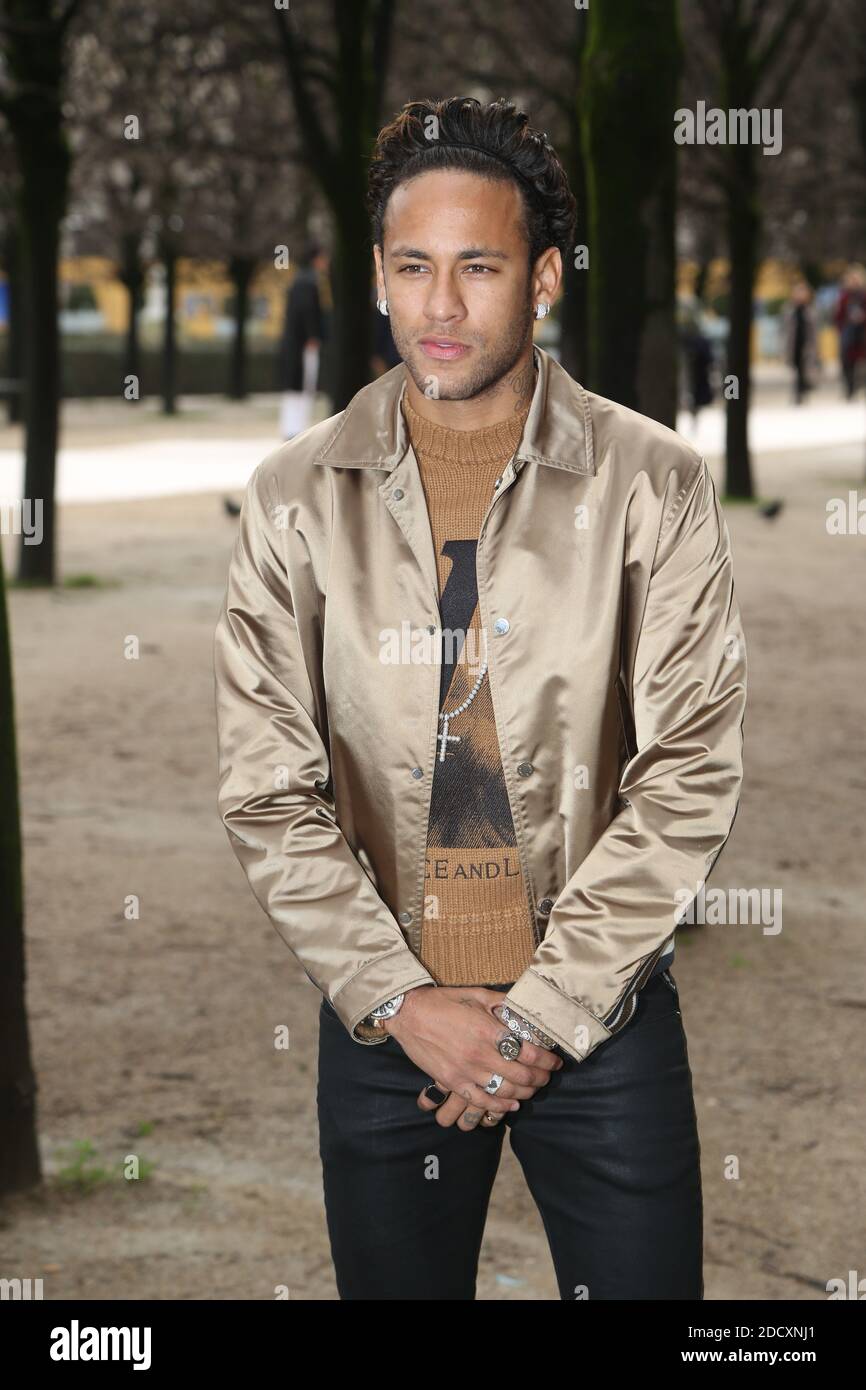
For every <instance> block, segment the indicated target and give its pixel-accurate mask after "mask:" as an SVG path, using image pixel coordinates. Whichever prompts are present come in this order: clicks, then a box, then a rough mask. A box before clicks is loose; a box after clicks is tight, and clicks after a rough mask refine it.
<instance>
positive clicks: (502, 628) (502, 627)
mask: <svg viewBox="0 0 866 1390" xmlns="http://www.w3.org/2000/svg"><path fill="white" fill-rule="evenodd" d="M510 627H511V624H510V622H509V621H508V619H507V618H497V619H496V622H495V623H494V624H493V631H494V632H495V633H496V636H497V637H501V636H502V634H503V633H504V632H507V631H508V629H509V628H510Z"/></svg>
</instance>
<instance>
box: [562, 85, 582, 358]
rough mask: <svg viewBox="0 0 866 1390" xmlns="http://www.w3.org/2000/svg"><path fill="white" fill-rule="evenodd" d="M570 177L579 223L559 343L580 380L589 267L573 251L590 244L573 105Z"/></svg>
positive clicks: (565, 280) (568, 260)
mask: <svg viewBox="0 0 866 1390" xmlns="http://www.w3.org/2000/svg"><path fill="white" fill-rule="evenodd" d="M566 162H567V167H568V181H569V184H570V185H571V191H572V193H573V194H574V198H575V202H576V203H577V224H576V226H575V233H574V236H575V245H574V246H572V247H571V248H570V250H569V254H567V255H566V257H565V259H564V261H563V266H562V302H561V303H562V307H561V309H560V325H561V330H562V337H561V339H560V344H559V360H560V362H561V364H562V366H563V367H564V368H565V370H566V371H567V372H568V374H569V376H572V377H574V379H575V381H579V382H581V383H583V382H585V381H586V379H587V370H588V364H587V332H588V327H589V318H588V315H589V290H588V284H587V280H588V275H589V271H588V269H587V268H586V267H585V265H584V264H583V261H581V268H580V269H579V270H577V269H575V265H574V255H575V250H576V248H577V247H578V246H588V243H589V229H588V223H587V212H588V208H587V196H586V166H585V164H584V158H583V146H582V144H581V135H580V112H579V108H578V107H577V106H575V108H574V120H573V122H572V123H571V136H570V139H569V141H568V146H567V161H566Z"/></svg>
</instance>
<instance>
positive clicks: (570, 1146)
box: [317, 972, 703, 1299]
mask: <svg viewBox="0 0 866 1390" xmlns="http://www.w3.org/2000/svg"><path fill="white" fill-rule="evenodd" d="M490 988H499V989H502V990H503V992H504V991H505V990H507V989H508V986H507V985H502V986H490ZM561 1055H564V1054H561ZM490 1070H491V1073H492V1072H493V1071H495V1070H496V1066H495V1062H494V1063H493V1064H492V1065H491V1068H490ZM484 1079H485V1080H486V1078H484ZM429 1080H430V1077H429V1076H426V1075H425V1074H424V1072H422V1071H421V1070H419V1068H418V1067H416V1066H415V1064H414V1062H412V1061H411V1060H410V1059H409V1057H407V1055H406V1053H405V1052H404V1051H403V1049H402V1048H401V1046H400V1044H399V1043H398V1042H397V1040H396V1038H390V1039H389V1040H388V1042H386V1043H379V1044H377V1045H375V1046H370V1047H364V1046H363V1045H361V1044H359V1043H357V1042H354V1041H353V1040H352V1038H350V1037H349V1034H348V1031H347V1030H346V1028H345V1027H344V1025H343V1024H342V1023H341V1022H340V1020H339V1018H338V1017H337V1015H336V1013H335V1012H334V1010H333V1008H332V1007H331V1005H330V1004H328V1003H327V1001H325V1000H323V1001H322V1005H321V1008H320V1023H319V1073H318V1092H317V1099H318V1115H319V1152H320V1154H321V1158H322V1168H323V1175H324V1192H325V1212H326V1217H327V1222H328V1232H329V1235H330V1240H331V1254H332V1257H333V1261H334V1268H335V1272H336V1278H337V1289H338V1292H339V1295H340V1298H341V1299H474V1298H475V1282H476V1275H477V1270H478V1257H479V1252H480V1249H481V1238H482V1235H483V1233H484V1223H485V1220H486V1217H487V1207H488V1203H489V1200H490V1192H491V1189H492V1186H493V1180H494V1178H495V1176H496V1170H497V1167H498V1165H499V1159H500V1155H501V1151H502V1143H503V1140H504V1137H505V1130H506V1126H507V1128H508V1131H509V1135H510V1139H511V1147H512V1149H513V1150H514V1153H515V1154H516V1156H517V1159H518V1161H519V1163H520V1165H521V1167H522V1169H523V1172H524V1175H525V1177H526V1181H527V1184H528V1186H529V1190H530V1192H531V1194H532V1196H533V1199H534V1200H535V1203H536V1205H537V1207H538V1210H539V1212H540V1214H541V1219H542V1221H543V1223H544V1229H545V1232H546V1234H547V1240H548V1243H549V1246H550V1252H551V1255H552V1258H553V1263H554V1268H555V1271H556V1278H557V1282H558V1285H559V1293H560V1298H561V1299H576V1298H587V1297H588V1298H590V1299H593V1298H594V1299H599V1298H602V1299H702V1298H703V1273H702V1262H703V1202H702V1193H701V1177H700V1145H699V1141H698V1133H697V1121H696V1116H695V1107H694V1100H693V1096H692V1077H691V1071H690V1068H689V1060H688V1051H687V1047H686V1037H685V1033H684V1030H683V1023H682V1016H681V1013H680V1007H679V996H678V993H677V988H676V983H675V982H674V980H673V977H672V976H671V975H670V973H669V972H666V973H665V974H663V975H656V976H654V977H653V978H652V979H650V980H649V981H648V982H647V984H646V985H645V986H644V988H643V989H642V990H641V993H640V996H639V999H638V1007H637V1009H636V1010H635V1013H634V1015H633V1016H632V1018H631V1020H630V1021H629V1022H628V1023H627V1024H626V1026H625V1027H624V1028H623V1029H622V1031H621V1032H620V1033H616V1034H614V1036H613V1037H611V1038H608V1039H607V1040H606V1041H605V1042H604V1043H601V1044H600V1045H599V1047H597V1048H596V1049H595V1051H594V1052H592V1053H591V1054H590V1056H589V1057H588V1058H587V1059H586V1060H585V1061H584V1062H577V1061H575V1060H574V1059H573V1058H571V1057H567V1056H566V1058H565V1065H564V1067H563V1068H562V1070H561V1071H558V1072H555V1073H554V1074H553V1076H552V1077H551V1080H550V1081H549V1083H548V1084H547V1085H546V1086H542V1087H541V1088H540V1089H539V1090H538V1091H536V1093H535V1095H534V1096H533V1098H532V1099H531V1100H523V1101H521V1104H520V1109H519V1110H516V1111H512V1112H510V1113H508V1114H507V1115H506V1116H505V1118H504V1119H503V1120H502V1121H500V1123H499V1124H498V1125H497V1126H495V1127H494V1128H493V1129H488V1128H487V1127H485V1126H481V1125H479V1127H478V1128H476V1129H475V1130H473V1131H469V1132H466V1131H464V1130H461V1129H459V1128H458V1127H457V1125H456V1124H455V1125H451V1126H448V1127H443V1126H442V1125H438V1124H437V1123H436V1120H435V1117H434V1116H435V1112H433V1111H430V1112H425V1111H423V1110H419V1108H418V1106H417V1104H416V1098H417V1096H418V1093H419V1091H420V1090H421V1088H422V1087H423V1086H425V1085H426V1084H427V1082H428V1081H429ZM508 1273H509V1274H510V1275H511V1276H512V1277H516V1278H519V1277H520V1264H519V1260H518V1262H517V1263H515V1264H514V1265H513V1266H512V1267H510V1268H509V1270H508Z"/></svg>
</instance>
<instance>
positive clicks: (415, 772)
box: [412, 767, 424, 777]
mask: <svg viewBox="0 0 866 1390" xmlns="http://www.w3.org/2000/svg"><path fill="white" fill-rule="evenodd" d="M412 776H413V777H423V776H424V769H423V767H413V769H412Z"/></svg>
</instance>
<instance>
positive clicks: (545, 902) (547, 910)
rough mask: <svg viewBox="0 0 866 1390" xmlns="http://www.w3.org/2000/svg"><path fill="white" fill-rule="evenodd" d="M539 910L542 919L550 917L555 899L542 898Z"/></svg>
mask: <svg viewBox="0 0 866 1390" xmlns="http://www.w3.org/2000/svg"><path fill="white" fill-rule="evenodd" d="M538 910H539V912H540V913H541V915H542V917H549V916H550V914H551V912H552V911H553V898H542V899H541V901H540V902H539V904H538Z"/></svg>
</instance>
